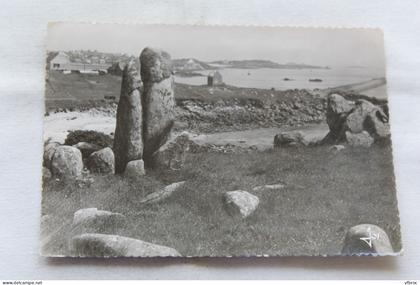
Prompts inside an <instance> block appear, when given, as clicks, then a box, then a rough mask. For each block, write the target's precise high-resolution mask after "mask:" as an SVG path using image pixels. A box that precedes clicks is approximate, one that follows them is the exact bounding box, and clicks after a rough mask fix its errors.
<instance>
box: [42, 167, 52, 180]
mask: <svg viewBox="0 0 420 285" xmlns="http://www.w3.org/2000/svg"><path fill="white" fill-rule="evenodd" d="M51 177H52V174H51V171H50V170H49V169H48V168H46V167H45V166H44V167H42V179H45V180H48V179H51Z"/></svg>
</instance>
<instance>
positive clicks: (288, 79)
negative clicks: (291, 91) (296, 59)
mask: <svg viewBox="0 0 420 285" xmlns="http://www.w3.org/2000/svg"><path fill="white" fill-rule="evenodd" d="M283 81H293V79H290V78H288V77H285V78H283Z"/></svg>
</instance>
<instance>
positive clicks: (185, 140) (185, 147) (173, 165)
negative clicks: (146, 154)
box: [152, 132, 192, 170]
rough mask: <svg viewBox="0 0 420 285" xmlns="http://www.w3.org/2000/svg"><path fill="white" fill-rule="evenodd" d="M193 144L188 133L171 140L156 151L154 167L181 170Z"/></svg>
mask: <svg viewBox="0 0 420 285" xmlns="http://www.w3.org/2000/svg"><path fill="white" fill-rule="evenodd" d="M191 143H192V140H191V138H190V134H189V133H188V132H182V133H181V134H180V135H179V136H177V137H175V138H172V139H170V140H169V141H168V142H166V143H165V144H164V145H163V146H161V147H160V148H159V149H158V150H157V151H155V153H154V154H153V156H152V163H153V165H152V166H153V167H158V166H163V167H165V168H169V169H172V170H180V169H181V168H182V167H183V166H184V163H185V158H186V155H187V152H188V151H189V149H190V146H191Z"/></svg>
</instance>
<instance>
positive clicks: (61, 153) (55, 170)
mask: <svg viewBox="0 0 420 285" xmlns="http://www.w3.org/2000/svg"><path fill="white" fill-rule="evenodd" d="M82 169H83V161H82V153H81V152H80V150H78V149H77V148H75V147H72V146H68V145H62V146H58V147H57V148H56V150H55V152H54V155H53V157H52V162H51V172H52V175H53V176H54V177H57V178H60V179H75V178H77V177H78V176H80V175H81V173H82Z"/></svg>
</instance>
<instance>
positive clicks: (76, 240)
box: [71, 234, 181, 257]
mask: <svg viewBox="0 0 420 285" xmlns="http://www.w3.org/2000/svg"><path fill="white" fill-rule="evenodd" d="M71 245H72V251H73V254H74V255H75V256H91V257H154V256H160V257H167V256H171V257H176V256H181V254H180V253H179V252H178V251H177V250H175V249H173V248H170V247H167V246H162V245H157V244H153V243H149V242H145V241H142V240H138V239H133V238H128V237H123V236H118V235H104V234H82V235H78V236H75V237H73V239H72V242H71Z"/></svg>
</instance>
